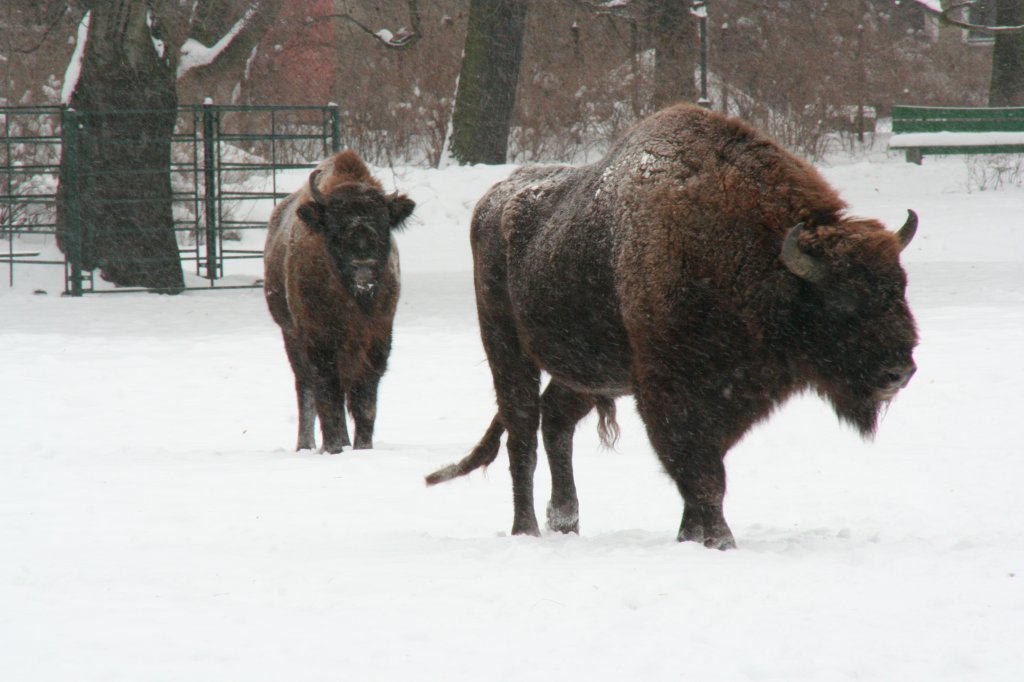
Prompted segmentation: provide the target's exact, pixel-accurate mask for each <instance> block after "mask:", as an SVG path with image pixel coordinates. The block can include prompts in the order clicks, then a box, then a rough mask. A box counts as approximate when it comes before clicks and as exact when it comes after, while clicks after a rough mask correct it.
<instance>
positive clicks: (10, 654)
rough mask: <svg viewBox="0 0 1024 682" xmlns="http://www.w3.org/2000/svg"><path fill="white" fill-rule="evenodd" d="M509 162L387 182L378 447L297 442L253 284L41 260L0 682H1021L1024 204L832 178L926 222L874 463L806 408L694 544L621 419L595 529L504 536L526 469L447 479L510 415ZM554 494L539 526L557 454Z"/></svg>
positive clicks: (543, 486) (4, 525)
mask: <svg viewBox="0 0 1024 682" xmlns="http://www.w3.org/2000/svg"><path fill="white" fill-rule="evenodd" d="M508 171H509V168H507V167H505V168H468V169H467V168H451V169H447V170H444V171H432V170H419V169H399V170H398V171H397V172H395V173H394V174H393V173H392V171H390V170H381V171H380V175H381V177H382V179H383V180H384V181H385V184H386V185H388V186H389V187H391V186H394V185H395V184H397V185H398V186H399V187H400V188H401V189H403V190H404V191H408V192H409V193H410V194H411V195H412V196H413V198H414V199H416V200H417V202H419V208H418V211H417V215H418V219H417V220H415V221H414V222H413V224H412V225H411V226H410V227H409V229H408V231H407V232H405V233H404V234H402V235H401V236H400V237H399V245H400V248H401V250H402V261H403V270H404V291H403V299H402V303H401V306H400V310H399V315H398V319H397V323H396V324H397V327H396V343H395V349H394V353H393V355H392V358H391V364H390V370H389V373H388V374H387V376H386V377H385V380H384V383H383V386H382V391H381V401H380V410H379V412H380V417H379V420H378V424H377V438H376V444H377V448H376V450H373V451H361V452H349V451H346V452H345V453H343V454H341V455H335V456H328V455H319V454H314V453H311V452H304V453H298V454H297V453H295V452H293V451H292V449H291V446H292V445H293V443H294V439H295V428H296V424H295V407H294V397H293V391H292V379H291V374H290V371H289V369H288V366H287V363H286V360H285V356H284V352H283V349H282V346H281V342H280V339H279V336H278V333H277V330H276V328H275V327H274V325H273V324H272V322H271V320H270V318H269V315H268V314H267V312H266V309H265V306H264V303H263V300H262V296H261V293H260V292H259V291H258V290H230V291H217V292H188V293H185V294H183V295H180V296H177V297H166V296H155V295H147V294H125V295H109V296H107V295H103V296H99V295H97V296H87V297H85V298H83V299H69V298H61V297H60V296H59V295H58V293H59V291H60V289H61V288H62V285H61V283H60V277H61V272H60V269H59V268H44V267H39V268H28V267H19V269H18V270H17V271H16V275H17V277H16V282H15V287H14V288H13V289H9V288H8V287H7V286H6V283H5V284H4V286H3V289H2V293H0V317H2V320H3V322H2V324H0V381H2V386H3V388H2V389H0V390H2V395H3V401H2V403H0V556H2V560H0V679H3V680H11V681H18V682H20V681H27V680H31V681H44V680H45V681H61V682H65V681H69V680H75V681H76V682H82V681H92V680H126V681H129V680H130V681H133V682H135V681H138V680H147V681H155V680H168V681H172V680H173V681H180V680H190V681H199V680H202V681H223V680H246V681H247V682H252V681H262V680H268V681H269V680H303V681H316V680H543V679H560V680H616V681H620V680H633V679H645V680H682V679H685V680H697V681H701V682H705V681H714V680H786V681H793V680H854V679H857V680H899V681H901V682H906V681H913V680H928V681H936V680H1007V681H1010V680H1020V679H1024V646H1022V644H1021V643H1022V642H1024V494H1022V492H1021V489H1022V486H1024V418H1022V409H1021V408H1022V404H1024V218H1022V213H1024V190H1022V189H1020V188H1010V189H1004V190H1001V191H998V192H977V193H969V192H968V191H967V190H966V171H965V167H964V163H963V160H961V159H927V160H926V161H925V163H924V165H923V166H920V167H918V166H914V165H910V164H906V163H904V162H902V160H897V159H890V160H884V159H875V160H874V161H873V162H865V161H861V162H846V163H841V164H837V165H833V166H832V167H830V168H826V169H825V174H826V175H827V177H828V178H829V179H830V180H831V181H832V182H833V183H834V184H835V185H836V186H837V187H839V188H840V189H841V191H842V193H843V196H844V197H845V198H846V199H847V200H848V201H849V202H850V204H851V206H852V208H853V211H854V212H855V213H858V214H863V215H871V216H875V217H878V218H881V219H882V220H884V221H886V222H887V223H888V224H889V225H891V226H893V227H896V226H898V225H900V224H901V223H902V221H903V219H904V217H905V209H906V208H914V209H915V210H917V212H918V213H919V214H920V218H921V226H920V230H919V232H918V236H917V239H916V240H915V241H914V243H913V244H912V245H911V246H910V248H909V249H908V250H907V251H906V252H905V253H904V261H905V263H906V267H907V269H908V271H909V276H910V288H909V297H910V299H911V305H912V307H913V309H914V312H915V314H916V315H917V319H918V322H919V326H920V330H921V345H920V347H919V349H918V351H917V355H916V357H917V362H918V364H919V367H920V369H919V371H918V373H917V375H916V376H915V378H914V380H913V381H912V382H911V384H910V386H909V387H908V388H907V389H906V390H905V391H904V392H903V393H902V394H901V395H900V397H899V398H898V399H897V400H896V402H895V403H894V404H893V405H892V407H891V408H890V410H889V412H888V414H887V416H886V417H885V419H884V421H883V423H882V427H881V430H880V433H879V436H878V438H877V440H876V441H875V442H874V443H865V442H862V441H861V440H860V439H859V438H858V437H857V436H856V435H855V434H854V433H853V432H852V431H850V430H849V429H847V428H845V427H842V426H840V425H838V424H837V422H836V419H835V418H834V416H833V415H832V414H831V412H830V411H829V410H828V408H826V407H825V405H823V404H822V403H821V402H819V401H818V400H816V399H814V398H810V397H807V398H802V399H798V400H795V401H793V402H791V403H790V404H788V405H787V406H786V407H785V408H784V409H783V410H781V411H780V412H779V413H778V414H777V415H775V416H774V417H773V418H772V419H771V420H770V421H769V422H767V423H766V424H763V425H761V426H759V427H758V428H757V429H755V430H754V431H753V432H751V433H750V434H749V436H748V437H747V438H746V439H745V440H744V441H743V442H742V443H740V444H739V446H737V447H736V448H735V449H734V451H733V452H732V453H731V454H730V455H729V457H728V459H727V464H728V470H729V476H730V489H729V495H728V497H727V500H726V516H727V518H728V519H729V522H730V524H731V525H732V528H733V531H734V532H735V534H736V538H737V541H738V543H739V547H740V548H739V549H738V550H737V551H733V552H717V551H711V550H706V549H704V548H702V547H699V546H696V545H693V544H689V543H688V544H678V543H676V542H675V533H676V529H677V527H678V524H679V515H680V511H681V505H680V501H679V498H678V495H677V493H676V492H675V489H674V486H673V485H672V484H671V483H670V481H669V480H668V478H667V477H666V476H664V475H663V474H662V473H660V471H659V468H658V465H657V462H656V458H655V456H654V455H653V453H652V452H651V449H650V446H649V445H648V443H647V441H646V438H645V435H644V432H643V428H642V426H641V424H640V422H639V420H638V418H637V417H636V415H635V412H634V410H633V409H632V407H631V403H630V401H628V400H622V401H620V404H619V409H620V422H621V425H622V428H623V438H622V439H621V440H620V443H619V445H618V448H617V450H616V451H608V450H602V449H600V447H599V446H598V440H597V436H596V432H595V428H594V426H595V424H594V420H593V419H592V418H591V419H590V420H588V421H587V422H585V423H584V424H583V425H582V426H581V428H580V430H579V432H578V434H577V437H576V469H577V479H578V485H579V490H580V499H581V518H582V524H581V525H582V535H580V536H578V537H577V536H568V537H566V536H561V535H550V534H549V535H545V536H544V537H541V538H539V539H538V538H520V537H510V536H508V535H507V532H508V529H509V527H510V525H511V494H510V485H509V477H508V473H507V468H506V462H507V458H506V456H505V454H504V453H502V455H501V456H500V457H499V459H498V461H497V462H496V463H495V465H494V466H492V467H491V468H490V470H489V471H488V472H487V473H486V474H481V473H479V472H478V473H475V474H473V475H472V476H469V477H467V478H465V479H460V480H457V481H453V482H451V483H448V484H446V485H443V486H439V487H437V488H431V489H427V488H426V487H425V486H424V484H423V478H422V477H423V475H424V474H426V473H428V472H430V471H432V470H433V469H434V468H436V467H438V466H439V465H443V464H446V463H448V462H451V461H453V460H455V459H457V458H459V457H461V456H462V455H464V454H465V453H466V452H467V451H468V449H469V448H470V447H471V446H472V445H473V444H474V443H475V442H476V440H477V439H478V438H479V437H480V435H481V434H482V433H483V430H484V428H485V427H486V426H487V423H488V421H489V419H490V417H491V415H492V413H493V409H494V402H493V393H492V388H491V385H490V375H489V371H488V369H487V364H486V360H485V357H484V353H483V350H482V348H481V345H480V342H479V338H478V331H477V328H476V318H475V310H474V305H473V292H472V285H471V277H470V260H469V247H468V242H467V229H468V219H469V214H470V211H471V209H472V206H473V204H474V202H475V201H476V199H477V198H478V197H479V196H480V194H481V193H482V192H483V191H484V190H485V189H486V187H488V186H489V185H490V184H491V183H493V182H494V181H496V180H498V179H500V178H502V177H504V176H505V175H506V174H507V173H508ZM292 181H293V184H294V185H295V186H297V185H298V184H299V183H301V182H303V181H304V177H303V175H302V174H295V175H294V177H293V179H292ZM260 238H261V237H260V235H254V236H253V239H255V241H256V242H257V243H258V242H259V240H260ZM50 247H51V248H52V245H50ZM44 248H46V246H45V245H44ZM237 267H240V268H243V269H244V268H249V269H250V271H252V272H258V268H259V263H258V262H257V261H253V262H242V263H238V264H237ZM6 274H7V273H6V268H5V267H0V275H6ZM237 276H238V277H240V278H244V276H247V275H246V272H245V271H244V270H243V271H242V272H240V273H238V274H237ZM37 289H42V290H46V291H48V292H49V293H48V294H47V295H45V296H44V295H34V294H33V291H34V290H37ZM537 480H538V488H539V489H538V499H539V502H538V506H539V507H541V506H542V505H543V501H544V500H546V496H547V490H548V487H549V486H548V481H547V470H546V465H545V463H544V462H543V457H541V464H540V467H539V470H538V475H537ZM538 511H539V512H542V511H543V510H542V509H539V510H538Z"/></svg>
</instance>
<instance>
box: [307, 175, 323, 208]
mask: <svg viewBox="0 0 1024 682" xmlns="http://www.w3.org/2000/svg"><path fill="white" fill-rule="evenodd" d="M319 178H320V169H319V168H317V169H316V170H315V171H313V172H312V173H310V174H309V193H310V195H312V197H313V201H315V202H316V203H318V204H326V203H327V199H325V198H324V195H323V194H321V193H320V188H319V187H317V183H316V181H317V180H318V179H319Z"/></svg>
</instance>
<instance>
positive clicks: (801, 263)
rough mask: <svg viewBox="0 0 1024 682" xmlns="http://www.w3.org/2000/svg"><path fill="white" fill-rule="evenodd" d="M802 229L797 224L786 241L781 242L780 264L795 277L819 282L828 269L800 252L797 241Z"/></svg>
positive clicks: (801, 225)
mask: <svg viewBox="0 0 1024 682" xmlns="http://www.w3.org/2000/svg"><path fill="white" fill-rule="evenodd" d="M803 229H804V224H803V223H797V224H796V225H794V226H793V227H792V228H790V230H789V234H787V235H786V240H785V241H784V242H782V262H783V263H785V265H786V267H787V268H789V271H790V272H792V273H793V274H794V275H796V276H797V277H800V278H801V279H806V280H807V281H808V282H812V283H816V282H820V281H822V280H823V279H825V276H826V275H828V268H827V267H825V266H824V265H822V264H821V262H820V261H818V259H817V258H815V257H814V256H808V255H807V254H806V253H804V252H803V251H801V250H800V245H799V243H798V242H797V240H798V239H799V237H800V233H801V232H802V231H803Z"/></svg>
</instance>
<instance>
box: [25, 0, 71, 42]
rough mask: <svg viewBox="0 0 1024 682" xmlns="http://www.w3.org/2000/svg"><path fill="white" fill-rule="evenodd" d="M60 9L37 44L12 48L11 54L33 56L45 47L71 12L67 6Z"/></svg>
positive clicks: (59, 6)
mask: <svg viewBox="0 0 1024 682" xmlns="http://www.w3.org/2000/svg"><path fill="white" fill-rule="evenodd" d="M58 8H59V9H58V11H57V12H56V13H55V14H54V16H53V19H51V20H50V22H49V23H48V24H47V25H46V27H45V28H44V29H43V35H42V36H40V37H39V40H37V41H36V42H35V44H33V45H29V46H27V47H11V52H13V53H15V54H32V53H33V52H35V51H37V50H38V49H39V48H41V47H42V46H43V43H45V42H46V40H47V39H48V38H49V37H50V34H52V33H53V31H54V30H55V29H56V28H57V26H58V25H59V24H60V22H61V20H62V19H63V18H64V16H65V15H66V14H67V13H68V11H69V10H70V7H69V6H68V5H67V4H63V5H58Z"/></svg>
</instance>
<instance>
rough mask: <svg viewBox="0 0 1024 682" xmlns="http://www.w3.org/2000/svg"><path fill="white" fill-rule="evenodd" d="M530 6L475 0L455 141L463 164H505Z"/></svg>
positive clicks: (520, 1) (522, 1)
mask: <svg viewBox="0 0 1024 682" xmlns="http://www.w3.org/2000/svg"><path fill="white" fill-rule="evenodd" d="M526 9H527V3H526V0H470V4H469V25H468V29H467V32H466V46H465V51H464V53H463V57H462V69H461V70H460V72H459V85H458V91H457V93H456V96H455V109H454V111H453V113H452V138H451V143H450V150H451V153H452V156H453V157H455V159H456V160H457V161H458V162H459V163H460V164H462V165H466V164H473V163H488V164H499V163H505V160H506V156H507V153H508V136H509V129H510V127H511V122H512V109H513V107H514V106H515V101H516V83H517V81H518V79H519V66H520V62H521V60H522V49H523V32H524V28H525V26H526Z"/></svg>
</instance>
